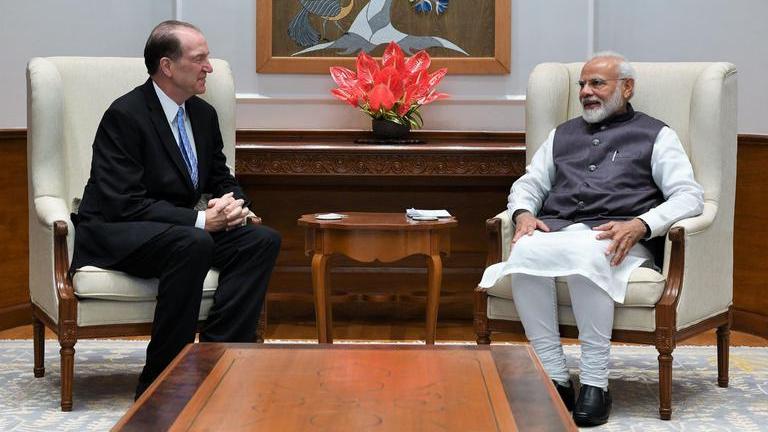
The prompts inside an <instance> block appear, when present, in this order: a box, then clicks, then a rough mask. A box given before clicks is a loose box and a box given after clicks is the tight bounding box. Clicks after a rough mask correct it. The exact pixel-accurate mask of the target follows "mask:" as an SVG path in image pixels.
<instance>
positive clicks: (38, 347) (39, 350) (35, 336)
mask: <svg viewBox="0 0 768 432" xmlns="http://www.w3.org/2000/svg"><path fill="white" fill-rule="evenodd" d="M32 344H33V345H34V352H35V366H34V369H33V371H34V374H35V378H40V377H42V376H45V364H44V363H43V361H44V358H45V325H43V322H42V321H40V320H39V319H37V317H35V316H33V317H32Z"/></svg>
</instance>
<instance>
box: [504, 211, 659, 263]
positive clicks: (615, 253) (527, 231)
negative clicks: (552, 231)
mask: <svg viewBox="0 0 768 432" xmlns="http://www.w3.org/2000/svg"><path fill="white" fill-rule="evenodd" d="M592 229H593V230H595V231H600V232H599V233H598V234H597V237H596V238H597V239H598V240H603V239H611V240H612V241H611V244H610V245H608V249H606V250H605V255H606V256H612V258H611V265H612V266H617V265H619V264H621V262H622V261H624V258H625V257H626V256H627V254H628V253H629V251H630V249H632V248H633V247H634V246H635V245H636V244H637V242H638V241H640V239H642V238H643V236H645V225H644V224H643V222H642V221H641V220H640V219H637V218H635V219H631V220H628V221H621V222H620V221H611V222H606V223H604V224H602V225H598V226H596V227H594V228H592ZM536 230H540V231H543V232H549V227H548V226H547V224H545V223H544V222H543V221H542V220H541V219H539V218H537V217H535V216H534V215H532V214H531V213H530V212H527V211H526V212H522V213H520V214H518V215H517V217H516V218H515V235H514V236H513V237H512V244H513V245H514V244H515V243H516V242H517V241H518V240H520V238H521V237H522V236H524V235H529V236H530V235H533V232H534V231H536Z"/></svg>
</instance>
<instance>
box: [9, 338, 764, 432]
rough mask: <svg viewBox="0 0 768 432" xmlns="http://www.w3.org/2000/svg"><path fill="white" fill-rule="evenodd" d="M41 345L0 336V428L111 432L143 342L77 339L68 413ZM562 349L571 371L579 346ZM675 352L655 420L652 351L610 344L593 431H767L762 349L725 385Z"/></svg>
mask: <svg viewBox="0 0 768 432" xmlns="http://www.w3.org/2000/svg"><path fill="white" fill-rule="evenodd" d="M46 342H47V343H46V350H45V351H46V352H45V367H46V374H45V377H43V378H34V376H33V375H32V341H30V340H12V341H0V388H2V391H1V392H0V431H25V432H27V431H103V430H109V428H111V427H112V426H113V425H114V424H115V423H116V422H117V421H118V420H119V419H120V417H121V416H122V415H123V413H125V412H126V411H127V410H128V408H129V407H130V406H131V404H132V403H133V391H134V388H135V385H136V379H137V376H138V374H139V372H140V371H141V367H142V365H143V363H144V350H145V348H146V344H147V342H146V341H124V340H83V341H79V342H78V343H77V345H76V346H75V349H76V354H75V383H74V410H73V411H72V412H66V413H65V412H61V411H60V410H59V397H60V396H59V391H60V390H59V388H60V373H59V372H60V370H59V353H58V349H59V347H58V343H57V342H56V341H55V340H48V341H46ZM268 342H281V343H286V342H289V341H268ZM294 342H295V341H294ZM565 351H566V354H567V355H568V364H569V367H570V368H571V371H572V374H576V373H577V372H578V358H577V356H578V352H579V347H578V346H573V345H568V346H566V347H565ZM673 355H674V364H673V372H672V377H673V378H672V420H671V421H662V420H659V418H658V384H657V383H658V369H657V362H656V356H657V354H656V351H655V349H653V348H652V347H641V346H614V348H613V353H612V357H611V384H610V386H611V387H610V388H611V393H612V394H613V412H612V414H611V419H610V421H609V422H608V423H607V424H606V425H603V426H601V427H598V428H593V429H591V430H595V431H621V432H628V431H638V432H639V431H644V432H645V431H718V432H721V431H768V348H749V347H732V348H731V355H730V387H729V388H720V387H718V386H717V355H716V349H715V347H711V346H710V347H707V346H703V347H702V346H696V347H691V346H679V347H677V348H676V349H675V351H674V353H673Z"/></svg>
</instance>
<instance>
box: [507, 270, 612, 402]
mask: <svg viewBox="0 0 768 432" xmlns="http://www.w3.org/2000/svg"><path fill="white" fill-rule="evenodd" d="M566 280H567V282H568V291H569V294H570V295H571V305H572V308H573V314H574V315H575V317H576V325H577V326H578V328H579V342H581V368H580V369H581V373H580V381H581V383H582V384H589V385H592V386H595V387H601V388H607V387H608V359H609V356H610V353H611V331H612V329H613V307H614V302H613V299H612V298H611V297H610V296H609V295H608V294H606V292H605V291H603V290H602V289H601V288H600V287H598V286H597V285H595V283H593V282H592V281H590V280H589V279H587V278H585V277H584V276H579V275H572V276H567V277H566ZM512 297H513V299H514V301H515V307H516V308H517V313H518V315H520V321H522V323H523V327H524V328H525V336H526V337H527V338H528V340H529V341H530V342H531V345H532V346H533V350H534V351H535V352H536V355H537V356H538V357H539V360H541V363H542V365H543V366H544V370H545V371H546V372H547V374H548V375H549V377H550V378H551V379H553V380H555V381H557V382H559V383H566V382H568V380H569V379H570V375H569V373H568V369H567V368H566V367H565V353H564V352H563V346H562V344H561V343H560V331H559V330H558V319H557V294H556V292H555V279H554V278H551V277H543V276H531V275H527V274H514V275H512Z"/></svg>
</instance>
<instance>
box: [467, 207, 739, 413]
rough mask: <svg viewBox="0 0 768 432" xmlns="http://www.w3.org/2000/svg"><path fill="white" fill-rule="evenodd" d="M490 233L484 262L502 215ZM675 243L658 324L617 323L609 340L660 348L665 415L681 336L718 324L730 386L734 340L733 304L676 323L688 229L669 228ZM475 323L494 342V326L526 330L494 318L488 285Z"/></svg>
mask: <svg viewBox="0 0 768 432" xmlns="http://www.w3.org/2000/svg"><path fill="white" fill-rule="evenodd" d="M486 231H487V234H488V257H487V261H486V265H487V266H490V265H491V264H495V263H498V262H500V261H501V257H502V256H503V255H502V249H501V248H502V247H503V245H502V242H501V219H499V218H491V219H488V220H487V221H486ZM667 236H668V239H669V241H670V244H671V249H670V260H669V265H668V267H669V271H668V272H667V281H666V284H665V286H664V291H663V292H662V295H661V298H660V299H659V301H658V302H657V303H656V306H655V311H656V330H655V331H652V332H644V331H637V330H620V329H614V330H613V333H612V336H611V340H612V341H616V342H629V343H638V344H645V345H654V346H655V347H656V350H657V351H658V352H659V356H658V361H659V417H660V418H661V419H662V420H669V419H671V418H672V352H673V351H674V349H675V346H676V344H677V343H678V342H680V341H682V340H685V339H687V338H689V337H692V336H695V335H697V334H699V333H701V332H704V331H707V330H711V329H713V328H716V329H717V384H718V386H720V387H728V352H729V345H730V328H731V321H732V320H731V315H732V312H731V308H729V309H728V311H727V312H723V313H721V314H718V315H716V316H713V317H710V318H708V319H706V320H704V321H701V322H699V323H697V324H695V325H692V326H690V327H687V328H685V329H677V325H676V322H677V303H678V301H679V299H680V293H681V290H682V286H683V269H684V264H685V230H684V229H683V228H682V227H674V228H672V229H671V230H670V231H669V233H668V234H667ZM474 303H475V307H474V320H473V321H474V327H475V334H476V337H477V343H478V344H490V343H491V333H492V332H512V333H518V334H523V335H524V334H525V332H524V330H523V326H522V324H521V323H520V322H519V321H508V320H495V319H489V318H488V314H487V311H488V293H487V290H486V289H485V288H481V287H477V288H476V289H475V302H474ZM560 334H561V336H563V337H570V338H576V337H578V329H577V328H576V327H575V326H567V325H561V326H560Z"/></svg>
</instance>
